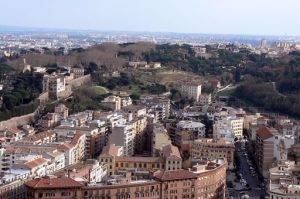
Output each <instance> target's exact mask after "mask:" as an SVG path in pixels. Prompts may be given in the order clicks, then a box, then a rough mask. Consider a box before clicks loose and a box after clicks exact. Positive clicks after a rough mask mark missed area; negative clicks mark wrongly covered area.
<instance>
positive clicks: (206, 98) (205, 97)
mask: <svg viewBox="0 0 300 199" xmlns="http://www.w3.org/2000/svg"><path fill="white" fill-rule="evenodd" d="M211 102H212V100H211V94H210V93H208V94H207V93H202V94H201V95H200V96H199V104H201V105H210V104H211Z"/></svg>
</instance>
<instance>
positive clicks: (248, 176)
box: [228, 142, 265, 198]
mask: <svg viewBox="0 0 300 199" xmlns="http://www.w3.org/2000/svg"><path fill="white" fill-rule="evenodd" d="M235 146H236V150H237V151H239V152H238V154H239V157H240V162H241V164H240V173H241V174H242V178H243V179H244V180H245V182H246V184H249V187H250V190H247V187H246V186H243V185H242V184H241V183H240V182H234V178H235V173H233V172H230V173H229V176H228V179H229V180H230V181H232V182H233V183H234V188H233V189H230V188H229V195H230V196H233V198H239V195H240V193H241V192H244V193H247V194H248V195H249V196H250V198H260V196H261V195H262V194H265V190H264V189H265V188H262V189H261V188H260V187H259V184H260V182H259V180H258V177H257V176H253V175H252V173H251V170H250V165H249V164H248V162H247V157H246V156H245V155H243V154H244V153H245V152H246V151H244V150H243V149H242V147H241V146H242V143H240V142H239V143H236V144H235Z"/></svg>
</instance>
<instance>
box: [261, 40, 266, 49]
mask: <svg viewBox="0 0 300 199" xmlns="http://www.w3.org/2000/svg"><path fill="white" fill-rule="evenodd" d="M267 45H268V41H267V40H266V39H262V40H261V41H260V47H261V48H265V47H267Z"/></svg>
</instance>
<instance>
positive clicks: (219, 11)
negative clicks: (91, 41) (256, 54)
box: [0, 0, 300, 35]
mask: <svg viewBox="0 0 300 199" xmlns="http://www.w3.org/2000/svg"><path fill="white" fill-rule="evenodd" d="M0 5H1V11H0V25H10V26H28V27H50V28H67V29H93V30H128V31H153V32H156V31H157V32H187V33H232V34H271V35H284V34H288V35H300V11H299V9H300V0H0Z"/></svg>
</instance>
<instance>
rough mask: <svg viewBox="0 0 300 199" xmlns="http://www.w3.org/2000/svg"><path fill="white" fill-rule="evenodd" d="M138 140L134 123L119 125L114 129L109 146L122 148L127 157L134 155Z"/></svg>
mask: <svg viewBox="0 0 300 199" xmlns="http://www.w3.org/2000/svg"><path fill="white" fill-rule="evenodd" d="M135 140H136V128H135V124H134V123H127V124H124V125H118V126H116V127H114V128H113V129H112V133H111V134H110V136H109V141H108V143H109V144H116V145H117V146H122V147H123V151H124V155H125V156H132V155H134V147H135Z"/></svg>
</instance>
